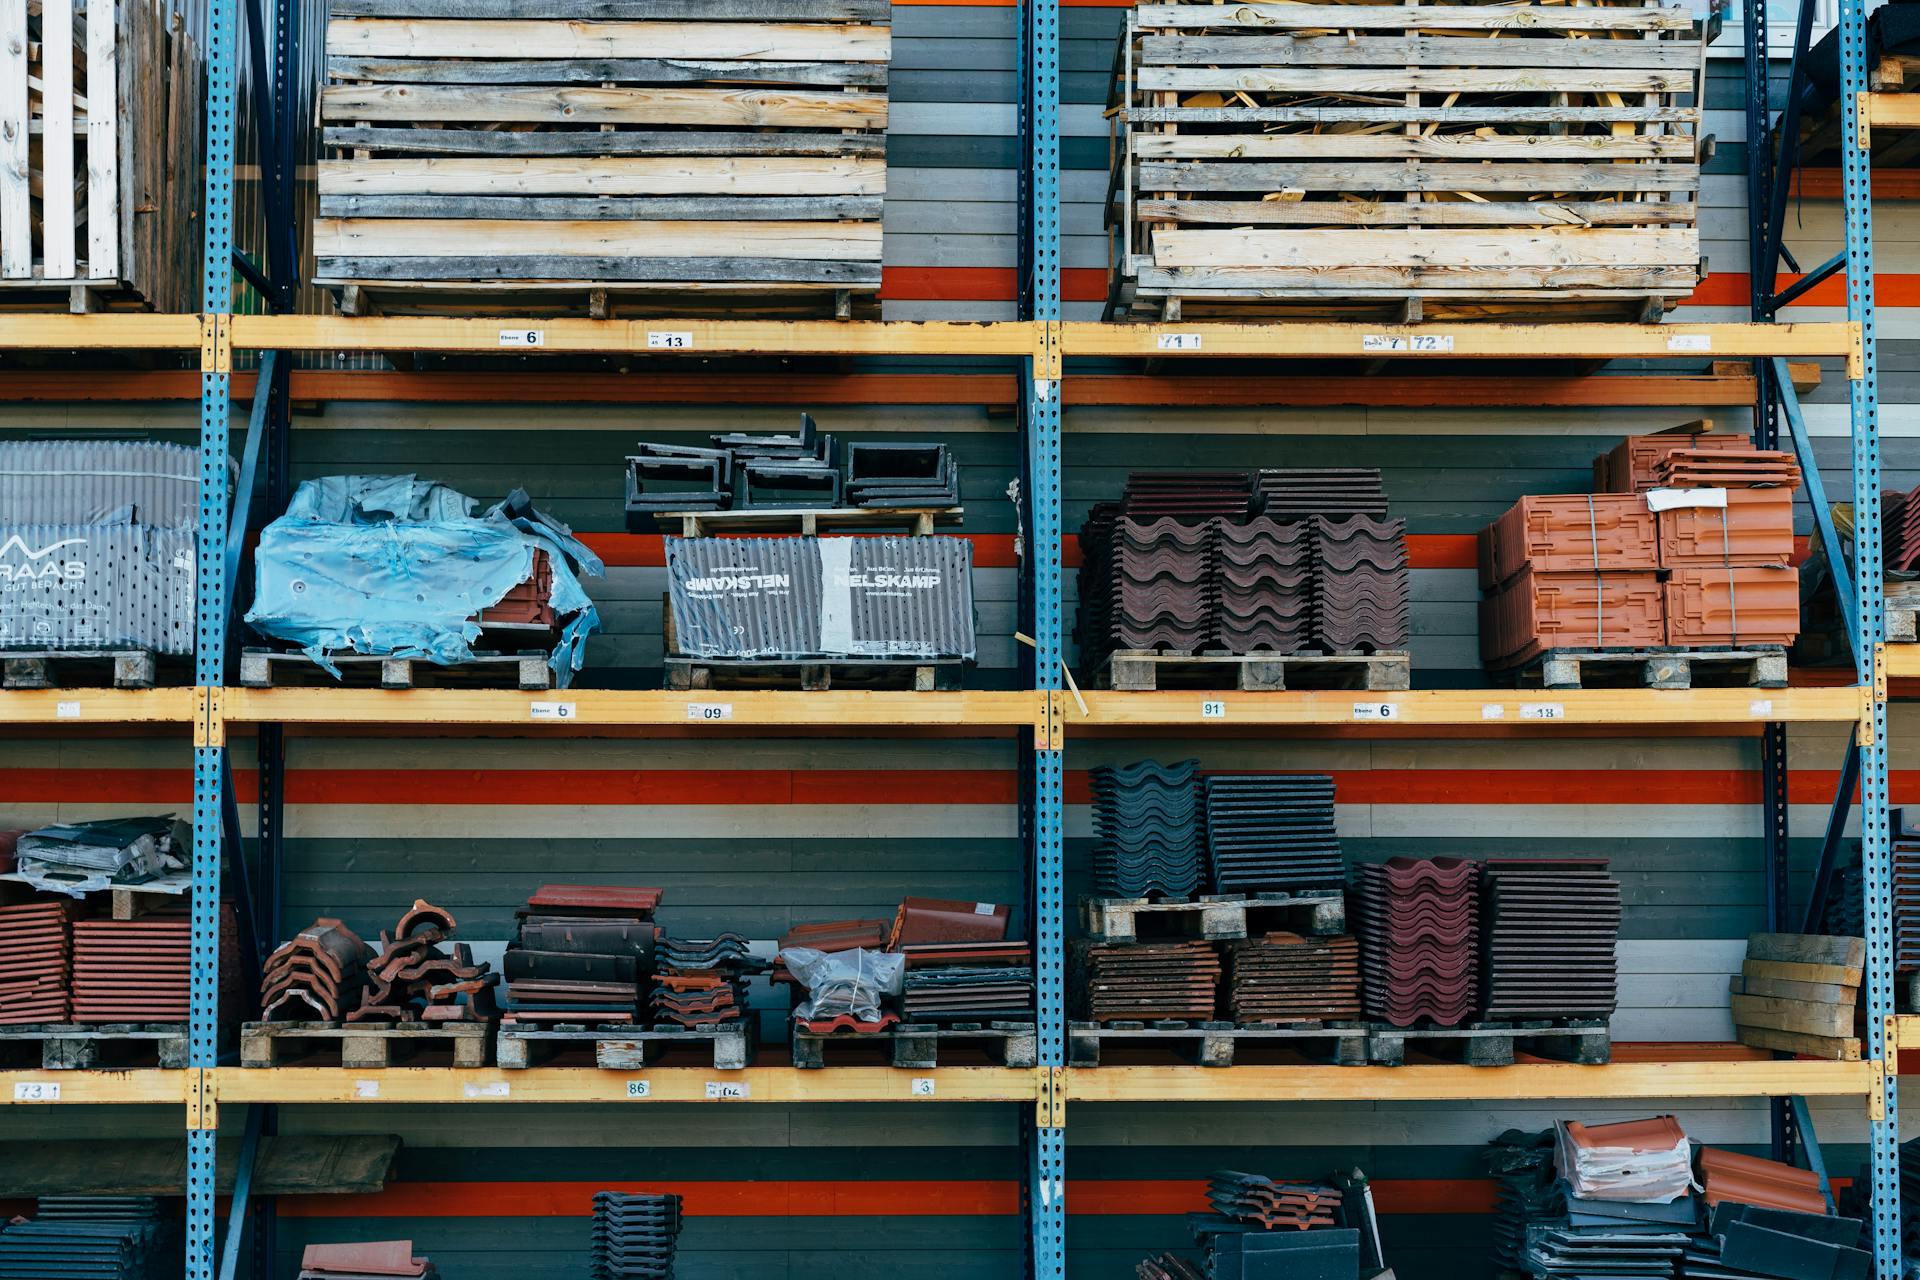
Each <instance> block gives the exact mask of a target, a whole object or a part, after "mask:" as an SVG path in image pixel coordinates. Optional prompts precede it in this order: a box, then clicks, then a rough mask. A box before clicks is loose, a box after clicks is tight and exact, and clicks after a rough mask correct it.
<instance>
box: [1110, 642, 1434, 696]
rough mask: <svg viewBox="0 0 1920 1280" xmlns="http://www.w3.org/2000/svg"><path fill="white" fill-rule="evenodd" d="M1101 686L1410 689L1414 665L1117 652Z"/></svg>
mask: <svg viewBox="0 0 1920 1280" xmlns="http://www.w3.org/2000/svg"><path fill="white" fill-rule="evenodd" d="M1099 683H1101V684H1104V685H1105V687H1107V688H1109V689H1115V690H1122V691H1127V692H1139V691H1146V692H1151V691H1153V690H1155V689H1173V688H1180V689H1223V690H1224V689H1237V690H1239V691H1241V692H1243V693H1254V692H1272V691H1276V690H1280V689H1287V688H1294V689H1366V690H1377V691H1393V690H1398V689H1408V688H1411V687H1412V663H1411V660H1410V659H1409V658H1408V655H1407V653H1406V651H1404V650H1391V651H1385V652H1381V653H1290V654H1284V655H1282V654H1273V653H1245V654H1238V653H1188V652H1180V651H1166V652H1163V651H1156V650H1151V649H1118V650H1115V651H1114V653H1113V654H1112V656H1111V657H1110V658H1109V659H1108V661H1107V665H1106V667H1105V668H1104V669H1103V670H1102V671H1101V672H1100V680H1099Z"/></svg>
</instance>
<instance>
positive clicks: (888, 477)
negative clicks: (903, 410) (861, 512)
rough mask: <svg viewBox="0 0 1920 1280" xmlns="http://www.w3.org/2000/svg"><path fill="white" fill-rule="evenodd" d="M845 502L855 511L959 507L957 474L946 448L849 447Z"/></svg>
mask: <svg viewBox="0 0 1920 1280" xmlns="http://www.w3.org/2000/svg"><path fill="white" fill-rule="evenodd" d="M847 501H848V502H849V503H851V504H852V505H854V506H856V507H871V508H876V509H888V508H900V507H957V506H959V505H960V469H959V468H958V467H956V466H955V465H954V462H953V455H952V453H951V452H949V451H948V449H947V446H946V445H944V444H921V443H915V442H911V441H888V442H886V443H875V442H872V441H867V442H863V443H859V444H853V443H849V444H848V445H847Z"/></svg>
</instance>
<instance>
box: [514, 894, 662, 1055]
mask: <svg viewBox="0 0 1920 1280" xmlns="http://www.w3.org/2000/svg"><path fill="white" fill-rule="evenodd" d="M660 896H661V895H660V890H658V889H635V888H628V887H626V886H623V885H565V884H549V885H542V886H541V887H540V889H539V890H538V891H537V892H536V893H535V894H534V895H533V896H532V897H531V898H529V899H528V900H527V905H526V906H525V907H524V908H522V909H521V910H520V911H519V912H518V916H519V932H518V936H517V937H516V938H515V939H514V941H513V943H512V944H511V945H509V946H508V947H507V952H506V955H505V956H504V957H502V959H501V968H502V969H503V970H504V971H505V973H506V979H507V985H506V1005H507V1015H506V1018H505V1019H504V1020H505V1021H507V1022H516V1023H634V1022H641V1021H644V1018H643V1016H642V1015H641V1013H640V998H641V993H642V992H643V991H644V990H646V987H647V984H648V983H649V982H650V981H651V979H652V977H653V967H654V952H655V946H656V943H657V940H658V938H659V932H660V930H659V926H658V925H656V924H655V923H654V920H653V913H654V911H655V910H657V909H658V907H659V905H660Z"/></svg>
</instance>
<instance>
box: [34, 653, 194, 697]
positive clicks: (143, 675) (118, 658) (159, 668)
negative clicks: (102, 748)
mask: <svg viewBox="0 0 1920 1280" xmlns="http://www.w3.org/2000/svg"><path fill="white" fill-rule="evenodd" d="M189 666H190V660H189V659H187V658H185V657H183V656H178V655H174V654H160V653H155V652H154V651H153V650H151V649H11V650H7V651H5V652H0V684H3V685H4V687H5V688H8V689H104V688H107V687H108V686H109V685H111V686H112V687H113V688H115V689H151V688H153V687H154V685H156V684H158V683H159V681H160V676H161V674H162V673H163V672H164V673H165V674H166V676H167V677H168V678H169V680H170V681H171V680H176V679H177V680H178V681H179V682H180V683H182V684H185V683H188V682H189V679H190V677H189Z"/></svg>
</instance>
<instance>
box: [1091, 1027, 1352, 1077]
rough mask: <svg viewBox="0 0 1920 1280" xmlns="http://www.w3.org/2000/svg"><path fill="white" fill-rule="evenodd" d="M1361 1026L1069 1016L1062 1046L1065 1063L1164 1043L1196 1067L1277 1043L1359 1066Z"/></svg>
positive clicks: (1094, 1062)
mask: <svg viewBox="0 0 1920 1280" xmlns="http://www.w3.org/2000/svg"><path fill="white" fill-rule="evenodd" d="M1367 1037H1368V1032H1367V1029H1366V1028H1365V1027H1356V1026H1300V1027H1252V1026H1248V1027H1243V1026H1236V1025H1234V1024H1232V1023H1208V1022H1203V1023H1198V1024H1187V1023H1152V1024H1148V1023H1144V1022H1113V1023H1107V1024H1105V1025H1104V1026H1103V1025H1101V1024H1098V1023H1093V1022H1074V1023H1070V1024H1068V1028H1067V1052H1068V1060H1069V1062H1070V1064H1071V1065H1073V1066H1076V1067H1097V1066H1099V1065H1100V1047H1101V1045H1102V1044H1103V1043H1107V1042H1112V1043H1113V1044H1115V1045H1116V1046H1125V1047H1141V1046H1145V1047H1150V1048H1158V1049H1169V1050H1172V1051H1173V1052H1175V1053H1177V1054H1179V1055H1180V1056H1181V1057H1183V1058H1185V1059H1186V1060H1187V1061H1189V1062H1191V1063H1193V1064H1194V1065H1195V1066H1201V1067H1231V1066H1233V1065H1234V1063H1235V1060H1236V1049H1237V1047H1238V1046H1239V1045H1242V1044H1245V1045H1248V1046H1250V1047H1252V1046H1274V1045H1278V1046H1281V1047H1284V1048H1287V1049H1290V1050H1293V1051H1296V1052H1299V1053H1302V1054H1304V1055H1305V1056H1307V1057H1309V1058H1312V1059H1314V1060H1315V1061H1318V1062H1323V1063H1328V1064H1331V1065H1334V1066H1342V1067H1359V1066H1365V1065H1366V1063H1367Z"/></svg>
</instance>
